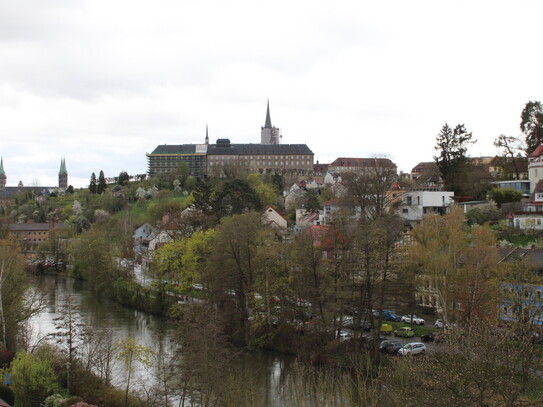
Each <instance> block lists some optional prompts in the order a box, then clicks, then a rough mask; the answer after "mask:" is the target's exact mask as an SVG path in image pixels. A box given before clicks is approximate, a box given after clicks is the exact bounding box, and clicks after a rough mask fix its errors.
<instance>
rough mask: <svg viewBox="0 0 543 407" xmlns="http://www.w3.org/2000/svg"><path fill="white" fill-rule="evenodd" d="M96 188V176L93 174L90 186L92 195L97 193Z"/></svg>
mask: <svg viewBox="0 0 543 407" xmlns="http://www.w3.org/2000/svg"><path fill="white" fill-rule="evenodd" d="M96 188H97V186H96V174H95V173H94V172H93V173H92V174H91V179H90V184H89V191H90V193H91V194H95V193H96V191H97V189H96Z"/></svg>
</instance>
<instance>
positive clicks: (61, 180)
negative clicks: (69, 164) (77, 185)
mask: <svg viewBox="0 0 543 407" xmlns="http://www.w3.org/2000/svg"><path fill="white" fill-rule="evenodd" d="M58 187H59V188H60V189H63V190H65V189H66V188H68V170H67V169H66V158H64V157H62V158H61V159H60V170H59V172H58Z"/></svg>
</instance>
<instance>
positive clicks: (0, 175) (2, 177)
mask: <svg viewBox="0 0 543 407" xmlns="http://www.w3.org/2000/svg"><path fill="white" fill-rule="evenodd" d="M7 180H8V177H6V172H5V171H4V157H1V158H0V189H4V188H5V187H6V182H7Z"/></svg>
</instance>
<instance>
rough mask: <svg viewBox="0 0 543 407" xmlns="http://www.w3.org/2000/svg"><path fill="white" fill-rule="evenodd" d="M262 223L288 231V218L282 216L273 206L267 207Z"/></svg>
mask: <svg viewBox="0 0 543 407" xmlns="http://www.w3.org/2000/svg"><path fill="white" fill-rule="evenodd" d="M262 223H263V224H265V225H269V226H271V227H273V228H277V229H280V230H286V229H287V218H285V217H284V216H283V215H281V214H280V213H279V212H277V211H276V210H275V208H273V207H272V206H269V205H268V206H267V207H266V209H265V210H264V213H263V214H262Z"/></svg>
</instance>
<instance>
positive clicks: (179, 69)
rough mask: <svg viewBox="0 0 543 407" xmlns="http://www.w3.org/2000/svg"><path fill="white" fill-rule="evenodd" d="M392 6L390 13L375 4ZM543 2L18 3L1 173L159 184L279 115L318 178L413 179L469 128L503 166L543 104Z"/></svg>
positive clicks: (2, 6) (0, 48) (1, 43)
mask: <svg viewBox="0 0 543 407" xmlns="http://www.w3.org/2000/svg"><path fill="white" fill-rule="evenodd" d="M376 3H377V4H376ZM542 11H543V5H542V4H539V2H537V1H535V0H534V1H527V0H521V1H518V2H506V1H477V2H473V1H464V0H460V1H456V2H447V3H444V2H435V1H418V2H404V1H400V0H391V1H388V2H369V1H350V0H348V1H338V2H330V1H322V0H315V1H307V0H300V1H294V2H293V1H285V0H278V1H274V2H265V1H249V0H232V1H230V2H222V1H216V0H201V1H195V0H183V1H173V0H157V1H155V2H144V1H140V0H135V1H130V2H129V1H125V0H112V1H105V0H92V1H91V0H51V1H46V2H44V1H38V0H22V1H21V0H18V1H17V0H4V1H3V2H1V3H0V56H1V59H0V61H1V63H0V134H1V137H0V140H1V142H0V156H2V157H3V160H4V169H5V171H6V174H7V178H8V185H10V186H13V185H17V183H18V182H19V181H22V182H23V183H24V184H25V185H31V184H39V185H57V182H58V171H59V168H60V160H61V158H62V157H65V159H66V165H67V169H68V172H69V183H70V184H72V185H74V186H75V187H84V186H86V185H88V182H89V179H90V175H91V173H92V172H94V173H96V174H98V173H99V172H100V170H103V171H104V173H105V175H106V177H114V176H117V175H118V174H119V173H120V172H121V171H127V172H128V173H130V174H141V173H145V172H146V171H147V159H146V156H145V154H146V153H150V152H152V151H153V150H154V149H155V148H156V146H157V145H159V144H188V143H203V142H204V137H205V129H206V124H207V125H209V136H210V140H211V142H214V141H215V140H216V139H218V138H229V139H230V140H231V141H232V142H233V143H258V142H259V141H260V127H261V126H262V125H263V124H264V119H265V113H266V102H267V100H268V98H269V100H270V109H271V119H272V124H273V125H274V126H276V127H279V128H281V130H282V134H283V143H284V144H300V143H306V144H307V145H308V146H309V148H310V149H311V150H312V151H313V152H314V154H315V162H316V161H317V160H318V161H319V162H320V163H330V162H331V161H333V160H334V159H335V158H337V157H374V156H387V157H389V158H391V159H392V160H393V161H394V162H395V163H396V164H397V165H398V169H399V170H402V171H404V172H408V171H410V170H411V168H412V167H414V166H415V165H416V164H417V163H419V162H421V161H431V160H432V158H433V156H434V155H435V154H436V152H435V150H434V145H435V138H436V136H437V134H438V133H439V131H440V129H441V127H442V126H443V125H444V124H445V123H449V124H450V125H451V126H455V125H456V124H458V123H463V124H465V125H466V128H467V129H468V130H469V131H471V132H473V137H474V138H475V139H476V140H477V143H476V144H475V145H474V146H473V147H471V148H470V149H469V151H468V153H469V154H470V155H471V156H481V155H483V156H493V155H495V154H496V152H497V151H496V148H495V147H494V146H493V141H494V139H495V138H496V137H498V136H499V135H500V134H506V135H511V136H518V135H520V129H519V124H520V113H521V111H522V109H523V107H524V105H525V104H526V103H527V102H528V101H530V100H541V99H542V95H543V93H542V90H543V89H542V84H541V81H540V80H539V79H538V78H539V77H538V75H537V74H536V73H535V71H536V69H537V67H538V66H539V61H540V60H541V58H542V56H541V55H540V53H539V52H537V46H536V45H534V44H533V41H535V40H537V38H538V37H539V16H540V15H541V12H542Z"/></svg>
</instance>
